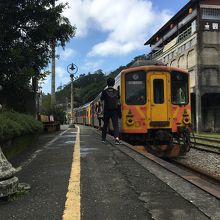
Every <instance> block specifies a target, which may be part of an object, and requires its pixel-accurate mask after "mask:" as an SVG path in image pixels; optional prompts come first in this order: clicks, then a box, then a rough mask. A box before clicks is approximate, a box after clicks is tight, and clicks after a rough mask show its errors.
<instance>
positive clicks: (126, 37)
mask: <svg viewBox="0 0 220 220" xmlns="http://www.w3.org/2000/svg"><path fill="white" fill-rule="evenodd" d="M60 1H63V2H65V0H60ZM152 2H153V1H152V0H129V1H128V0H117V1H114V2H113V1H112V0H74V1H70V0H69V1H68V3H69V8H68V9H67V10H65V12H64V16H66V17H68V18H69V20H70V22H71V23H72V24H73V25H76V27H77V30H76V37H85V36H87V34H88V33H89V30H91V29H95V30H98V31H100V32H103V33H105V34H106V38H105V39H104V40H103V41H102V42H99V43H98V44H96V45H94V46H93V47H92V48H91V51H90V52H89V54H88V55H89V56H107V55H124V54H128V53H130V52H132V51H134V50H137V49H140V48H143V44H144V42H145V41H146V40H147V38H149V37H150V36H151V35H152V34H153V33H154V32H155V30H157V29H158V28H159V27H161V25H162V24H164V23H165V22H166V21H167V20H168V19H169V18H170V17H171V15H172V14H171V12H170V11H168V10H163V11H157V9H156V8H154V7H153V3H152Z"/></svg>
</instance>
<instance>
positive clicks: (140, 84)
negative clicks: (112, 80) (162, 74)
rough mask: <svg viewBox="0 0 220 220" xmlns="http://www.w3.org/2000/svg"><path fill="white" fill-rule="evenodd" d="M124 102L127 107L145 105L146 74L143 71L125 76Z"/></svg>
mask: <svg viewBox="0 0 220 220" xmlns="http://www.w3.org/2000/svg"><path fill="white" fill-rule="evenodd" d="M125 102H126V104H127V105H144V104H145V103H146V73H145V72H144V71H137V72H131V73H127V74H126V75H125Z"/></svg>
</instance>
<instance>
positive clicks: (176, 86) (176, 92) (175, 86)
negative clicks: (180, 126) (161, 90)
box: [171, 71, 189, 105]
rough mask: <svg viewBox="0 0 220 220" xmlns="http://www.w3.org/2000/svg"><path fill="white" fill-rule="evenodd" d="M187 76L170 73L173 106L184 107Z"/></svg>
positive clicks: (186, 95) (186, 101) (186, 100)
mask: <svg viewBox="0 0 220 220" xmlns="http://www.w3.org/2000/svg"><path fill="white" fill-rule="evenodd" d="M188 93H189V91H188V75H187V74H184V73H181V72H176V71H174V72H172V73H171V99H172V103H173V104H175V105H185V104H187V103H188V101H189V97H188Z"/></svg>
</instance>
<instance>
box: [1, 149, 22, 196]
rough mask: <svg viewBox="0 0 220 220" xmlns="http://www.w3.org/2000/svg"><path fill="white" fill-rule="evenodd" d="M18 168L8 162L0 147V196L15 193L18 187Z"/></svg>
mask: <svg viewBox="0 0 220 220" xmlns="http://www.w3.org/2000/svg"><path fill="white" fill-rule="evenodd" d="M16 172H17V171H16V169H15V168H13V167H12V165H11V163H9V162H8V160H7V159H6V157H5V155H4V154H3V152H2V149H1V147H0V198H2V197H7V196H9V195H11V194H14V193H15V192H16V191H17V189H18V178H17V177H16V176H14V175H15V173H16Z"/></svg>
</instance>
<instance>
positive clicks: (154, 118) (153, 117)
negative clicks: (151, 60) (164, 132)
mask: <svg viewBox="0 0 220 220" xmlns="http://www.w3.org/2000/svg"><path fill="white" fill-rule="evenodd" d="M169 81H170V80H169V75H168V74H167V73H161V72H160V73H156V72H154V73H150V74H148V82H149V84H148V85H149V90H148V94H149V98H150V100H149V101H150V102H148V103H149V105H150V106H149V109H150V121H149V125H150V127H167V126H169V125H170V123H169V105H168V104H170V103H169V102H170V100H168V92H169V91H168V88H169V87H168V85H169Z"/></svg>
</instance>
